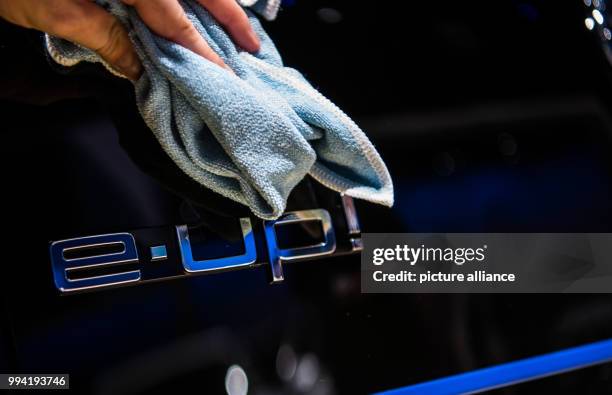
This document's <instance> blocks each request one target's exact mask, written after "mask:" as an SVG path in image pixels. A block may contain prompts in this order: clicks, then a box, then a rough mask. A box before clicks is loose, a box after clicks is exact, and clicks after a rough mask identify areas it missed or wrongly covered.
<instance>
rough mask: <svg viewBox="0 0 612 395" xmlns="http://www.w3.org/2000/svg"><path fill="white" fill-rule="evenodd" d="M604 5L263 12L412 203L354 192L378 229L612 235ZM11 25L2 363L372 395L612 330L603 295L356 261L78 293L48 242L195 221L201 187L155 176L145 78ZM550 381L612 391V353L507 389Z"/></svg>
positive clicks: (524, 390)
mask: <svg viewBox="0 0 612 395" xmlns="http://www.w3.org/2000/svg"><path fill="white" fill-rule="evenodd" d="M587 3H588V2H587ZM602 6H603V3H602ZM590 12H591V8H589V7H587V6H585V3H583V2H582V1H581V0H575V1H569V0H566V1H552V0H550V1H511V0H500V1H494V2H491V1H472V2H456V1H455V2H454V1H436V2H425V1H422V2H400V3H397V4H396V3H395V2H384V3H380V2H379V3H376V2H355V1H348V0H346V1H341V0H329V1H319V0H308V1H306V0H292V1H285V2H284V6H283V10H282V11H281V13H280V16H279V18H278V20H277V21H274V22H272V23H266V25H265V26H266V28H267V30H268V32H269V34H270V35H271V36H272V38H273V39H274V40H275V41H276V43H277V46H278V48H279V50H280V52H281V54H283V56H284V59H285V62H286V64H287V65H288V66H291V67H295V68H297V69H299V70H300V71H302V72H303V73H304V75H305V76H306V77H307V78H308V79H309V80H310V81H311V82H312V83H313V85H315V86H316V87H317V88H318V89H319V90H320V91H321V92H322V93H323V94H325V95H326V96H327V97H329V98H330V99H331V100H332V101H334V102H335V103H336V104H338V105H339V107H341V108H342V109H343V110H345V112H347V113H348V114H349V115H350V116H352V117H353V118H354V119H355V120H356V121H357V123H358V124H360V125H361V126H362V128H363V129H364V130H365V131H366V133H367V134H368V135H369V136H370V138H371V139H372V141H373V142H374V144H375V145H376V146H377V148H378V149H379V151H380V153H381V155H382V156H383V158H384V159H385V161H386V163H387V165H388V166H389V169H390V172H391V174H392V176H393V179H394V183H395V188H396V204H395V207H394V208H393V209H386V208H382V207H375V206H373V205H370V204H367V203H363V202H358V205H357V208H358V213H359V215H360V219H361V225H362V230H363V231H364V232H611V231H612V167H611V163H610V158H611V156H610V152H611V149H612V145H611V141H610V137H611V136H612V134H611V133H612V123H611V121H610V119H611V118H610V115H611V110H612V103H610V96H611V93H612V85H611V84H610V75H611V72H612V66H611V65H610V63H609V62H608V60H607V57H606V52H605V44H604V45H603V46H602V37H603V39H604V41H605V36H602V34H603V33H602V32H603V30H601V29H602V28H599V27H597V28H596V29H593V30H592V31H590V30H588V29H587V26H586V25H587V23H585V18H587V17H589V14H588V13H590ZM0 29H1V31H0V37H1V38H0V42H1V44H0V54H1V57H0V59H2V62H1V63H0V70H1V72H0V84H1V85H0V87H1V90H0V97H1V102H0V104H1V105H0V120H1V123H0V132H1V133H2V139H3V144H2V145H1V146H2V148H1V151H0V152H1V155H0V158H1V162H0V163H1V164H2V167H3V168H4V172H3V176H4V180H3V181H4V182H3V203H2V205H3V213H4V215H3V222H4V224H5V232H4V234H5V236H4V241H5V249H4V254H3V256H4V269H3V270H4V272H3V275H2V279H3V280H4V284H3V287H2V289H3V302H4V304H3V309H4V310H3V315H2V326H1V327H0V336H1V337H2V340H3V342H2V344H0V357H1V358H0V359H1V361H0V370H1V371H3V372H4V371H7V372H8V371H14V372H41V373H42V372H44V373H49V372H57V373H70V374H71V375H72V382H71V385H72V386H73V387H74V388H75V389H76V391H79V392H81V393H84V392H87V393H113V394H120V393H130V394H133V393H149V392H152V391H157V392H160V393H167V392H170V391H172V390H173V391H175V392H176V393H182V392H185V393H205V394H223V393H227V391H226V389H225V387H224V386H225V384H224V380H225V378H226V374H227V372H228V369H229V368H230V366H233V365H238V366H240V369H243V371H244V372H245V374H246V376H247V377H248V381H249V394H255V395H264V394H313V395H314V394H317V395H323V394H360V393H370V392H374V391H379V390H384V389H389V388H393V387H397V386H403V385H408V384H412V383H417V382H421V381H424V380H429V379H433V378H437V377H441V376H445V375H450V374H454V373H459V372H464V371H468V370H472V369H476V368H479V367H484V366H489V365H492V364H497V363H502V362H507V361H511V360H515V359H519V358H524V357H528V356H533V355H537V354H540V353H545V352H550V351H555V350H559V349H562V348H565V347H570V346H575V345H580V344H584V343H586V342H590V341H595V340H601V339H606V338H610V337H612V298H611V297H610V296H608V295H362V294H360V290H359V258H358V257H357V256H353V257H350V258H334V259H328V260H321V261H316V262H307V263H296V264H293V265H287V266H286V268H285V271H286V278H287V280H286V281H285V283H284V284H283V285H280V286H274V287H271V286H269V285H268V284H267V283H266V282H265V275H264V271H265V269H264V268H260V269H257V270H251V271H240V272H229V273H224V274H220V275H214V276H202V277H196V278H190V279H187V280H177V281H170V282H164V283H158V284H152V285H146V286H140V287H132V288H124V289H117V290H112V291H102V292H98V293H90V294H84V295H77V296H71V297H60V296H59V295H57V293H56V292H55V290H54V287H53V283H52V278H51V271H50V265H49V260H48V250H47V248H48V242H49V241H52V240H58V239H61V238H68V237H75V236H84V235H87V234H99V233H103V232H119V231H125V230H128V229H132V228H144V227H152V226H163V225H173V224H177V223H179V222H182V221H186V220H187V219H186V217H189V215H187V214H185V212H186V209H185V207H186V206H189V204H188V203H186V201H187V200H194V198H193V197H192V198H191V199H186V198H185V194H184V193H177V191H179V192H183V191H184V188H183V187H184V185H180V186H177V185H168V183H170V184H172V183H173V182H176V183H178V181H177V180H178V178H179V177H178V176H176V177H169V176H168V174H165V177H162V176H160V174H159V167H170V166H172V164H171V163H169V162H167V158H166V159H164V158H163V155H162V156H161V157H160V156H159V155H160V154H159V152H156V150H159V147H157V146H156V142H155V140H154V139H153V138H152V136H151V135H150V134H148V131H146V130H144V129H143V128H142V125H139V124H138V116H137V112H136V109H135V107H134V105H133V101H132V99H133V98H132V96H131V95H132V93H131V87H130V85H129V83H127V82H125V81H119V80H116V79H114V78H112V77H109V76H108V75H107V74H106V73H105V72H104V71H102V70H101V69H100V68H99V67H92V66H82V67H78V68H76V69H74V70H70V71H66V70H59V69H58V68H57V67H55V66H51V65H49V64H48V62H47V59H46V57H45V56H44V53H43V51H42V43H41V41H40V40H41V38H40V35H38V34H36V33H34V32H28V31H24V30H22V29H19V28H15V27H13V26H10V25H8V24H2V25H1V26H0ZM160 158H161V159H160ZM143 163H146V164H145V165H143ZM151 163H153V164H151ZM155 165H156V166H157V167H156V166H155ZM155 169H157V171H155ZM195 200H198V199H197V198H195ZM213 201H214V203H215V205H217V204H218V202H216V201H215V198H214V197H212V198H209V197H205V198H204V197H203V198H201V199H200V200H199V204H200V205H202V206H206V205H207V204H212V202H213ZM191 203H193V202H191ZM223 204H224V203H221V205H223ZM232 210H233V208H232V209H229V210H226V211H230V212H231V211H232ZM236 210H240V208H237V209H236ZM231 372H233V373H235V372H240V370H231ZM549 392H551V393H552V392H554V393H559V394H576V393H580V394H603V393H610V392H612V366H610V365H602V366H597V367H592V368H588V369H584V370H581V371H578V372H573V373H567V374H564V375H561V376H555V377H551V378H548V379H544V380H540V381H536V382H533V383H528V384H522V385H518V386H514V387H509V388H506V389H501V390H498V391H496V393H500V394H531V393H549ZM239 393H240V392H235V393H232V394H231V395H236V394H239Z"/></svg>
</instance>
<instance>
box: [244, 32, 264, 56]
mask: <svg viewBox="0 0 612 395" xmlns="http://www.w3.org/2000/svg"><path fill="white" fill-rule="evenodd" d="M249 39H250V41H251V43H250V45H249V48H247V49H248V50H249V52H257V51H259V47H260V46H261V43H260V42H259V37H257V34H255V32H254V31H253V30H251V31H250V32H249Z"/></svg>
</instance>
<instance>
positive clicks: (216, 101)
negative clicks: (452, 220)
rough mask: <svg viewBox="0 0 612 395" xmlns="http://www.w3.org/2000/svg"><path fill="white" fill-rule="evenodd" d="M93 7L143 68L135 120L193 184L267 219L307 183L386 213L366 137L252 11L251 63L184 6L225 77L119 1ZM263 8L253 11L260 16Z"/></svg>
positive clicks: (67, 54)
mask: <svg viewBox="0 0 612 395" xmlns="http://www.w3.org/2000/svg"><path fill="white" fill-rule="evenodd" d="M98 3H101V5H103V6H105V7H107V8H108V9H109V11H110V12H112V13H113V14H115V15H116V16H118V17H119V19H120V20H121V21H122V22H123V23H124V24H125V26H126V27H127V28H128V30H129V32H130V37H131V39H132V40H133V42H134V45H135V47H136V50H137V52H138V55H139V56H140V58H141V60H142V62H143V66H144V73H143V75H142V77H141V78H140V80H139V81H137V82H136V83H135V88H136V98H137V102H138V103H137V104H138V107H139V109H140V112H141V115H142V117H143V118H144V120H145V122H146V123H147V125H148V126H149V127H150V128H151V130H152V131H153V133H154V134H155V136H156V137H157V139H158V141H159V143H160V144H161V146H162V147H163V149H164V150H165V151H166V152H167V153H168V155H169V156H170V157H171V158H172V159H173V160H174V162H176V164H177V165H178V166H179V167H180V168H181V169H182V170H183V171H184V172H185V173H187V174H188V175H189V176H191V177H192V178H193V179H194V180H196V181H197V182H199V183H201V184H202V185H204V186H206V187H207V188H210V189H212V190H213V191H215V192H217V193H220V194H221V195H223V196H226V197H228V198H230V199H233V200H235V201H238V202H240V203H242V204H245V205H247V206H249V207H250V208H251V210H252V211H253V213H255V215H257V216H259V217H261V218H264V219H274V218H277V217H278V216H279V215H281V214H282V213H283V211H284V209H285V206H286V201H287V197H288V195H289V193H290V192H291V190H292V189H293V187H294V186H295V185H296V184H297V183H298V182H299V181H300V180H302V179H303V178H304V177H305V176H306V175H307V174H310V175H311V176H312V177H313V178H314V179H316V180H318V181H319V182H321V183H322V184H324V185H325V186H327V187H329V188H331V189H334V190H336V191H338V192H342V193H345V194H347V195H349V196H353V197H356V198H361V199H366V200H369V201H371V202H375V203H380V204H384V205H387V206H391V205H392V204H393V185H392V182H391V177H390V176H389V173H388V171H387V168H386V167H385V165H384V163H383V161H382V159H381V158H380V156H379V155H378V153H377V152H376V150H375V149H374V147H373V146H372V144H371V143H370V141H369V140H368V138H367V137H366V136H365V134H364V133H363V132H362V131H361V130H360V129H359V127H357V125H355V123H354V122H353V121H352V120H351V119H350V118H348V117H347V116H346V115H345V114H344V113H343V112H342V111H341V110H340V109H338V108H337V107H336V106H335V105H334V104H332V103H331V102H330V101H329V100H327V99H326V98H325V97H323V96H322V95H321V94H320V93H319V92H317V91H316V90H315V89H314V88H312V87H311V85H310V84H309V83H308V82H307V81H306V80H305V79H304V78H303V77H302V75H301V74H300V73H299V72H297V71H296V70H294V69H291V68H288V67H283V63H282V60H281V57H280V55H279V53H278V52H277V50H276V48H275V47H274V44H273V42H272V40H270V38H269V37H268V35H267V34H266V33H265V31H264V30H263V28H262V27H261V25H260V23H259V21H258V19H257V17H256V16H255V15H254V14H253V13H252V12H251V11H250V10H248V9H247V13H248V15H249V20H250V22H251V25H252V26H253V28H254V30H255V32H256V33H257V35H258V36H259V38H260V40H261V50H260V51H259V52H258V53H256V54H249V53H247V52H245V51H242V50H241V49H239V48H237V47H236V46H235V44H234V43H233V41H232V40H231V39H230V37H229V36H228V35H227V33H226V32H225V31H224V30H223V28H222V27H221V26H220V25H219V24H217V22H216V21H215V20H214V18H213V17H212V16H211V15H210V14H209V13H208V12H207V11H206V10H205V9H204V8H203V7H201V6H200V5H199V4H198V3H197V2H196V1H191V0H189V1H184V2H182V5H183V7H184V9H185V11H186V13H187V15H188V17H189V19H190V20H191V21H192V22H193V24H194V25H195V27H196V28H197V30H198V31H199V32H200V34H201V35H202V36H203V37H204V38H205V39H206V41H207V42H208V44H209V45H210V46H211V48H212V49H213V50H214V51H215V52H216V53H217V54H219V56H221V58H222V59H223V60H224V61H225V63H226V64H227V65H229V66H230V67H231V68H232V70H234V72H235V74H232V73H231V72H229V71H227V70H225V69H223V68H221V67H219V66H217V65H215V64H213V63H212V62H210V61H208V60H206V59H204V58H202V57H200V56H198V55H196V54H195V53H193V52H191V51H189V50H188V49H185V48H183V47H181V46H179V45H177V44H174V43H172V42H170V41H167V40H165V39H163V38H161V37H159V36H157V35H155V34H153V33H152V32H151V31H150V30H149V29H148V28H147V26H146V25H145V24H144V23H143V22H142V21H141V19H140V18H139V17H138V14H137V13H136V12H135V11H134V10H133V9H132V8H131V7H128V6H125V5H124V4H123V3H122V2H121V1H119V0H103V1H98ZM251 3H253V2H251ZM266 4H267V3H266V2H265V1H264V2H263V3H262V2H261V1H260V2H258V3H257V4H253V5H254V7H255V9H256V10H257V9H258V10H259V11H262V10H264V11H265V10H266ZM268 16H269V15H268ZM47 48H48V50H49V53H50V55H51V57H52V58H53V59H54V60H55V61H57V62H58V63H60V64H64V65H68V66H69V65H73V64H76V63H78V62H79V61H89V62H102V61H101V59H100V58H99V57H98V56H97V55H96V54H95V53H93V52H92V51H89V50H87V49H84V48H81V47H79V46H77V45H75V44H72V43H69V42H67V41H64V40H61V39H57V38H54V37H47ZM313 56H317V55H313Z"/></svg>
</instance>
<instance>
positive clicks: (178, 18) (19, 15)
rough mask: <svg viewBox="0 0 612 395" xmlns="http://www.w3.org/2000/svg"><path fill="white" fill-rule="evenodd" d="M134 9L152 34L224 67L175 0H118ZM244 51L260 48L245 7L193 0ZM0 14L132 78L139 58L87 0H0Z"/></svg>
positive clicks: (113, 21) (223, 0)
mask: <svg viewBox="0 0 612 395" xmlns="http://www.w3.org/2000/svg"><path fill="white" fill-rule="evenodd" d="M122 1H123V2H124V3H125V4H128V5H130V6H132V7H134V8H135V9H136V11H137V12H138V14H139V15H140V17H141V18H142V20H143V21H144V23H146V24H147V26H148V27H149V28H150V29H151V30H152V31H153V32H155V33H156V34H158V35H159V36H162V37H164V38H166V39H168V40H171V41H174V42H176V43H177V44H179V45H182V46H184V47H186V48H188V49H190V50H191V51H193V52H195V53H197V54H199V55H201V56H203V57H204V58H206V59H208V60H210V61H211V62H214V63H216V64H218V65H219V66H221V67H226V68H227V66H226V65H225V64H224V63H223V60H221V58H220V57H219V56H218V55H217V54H216V53H215V52H214V51H213V50H212V49H211V48H210V47H209V46H208V44H207V43H206V41H205V40H204V39H203V38H202V36H200V35H199V34H198V32H197V30H196V29H195V27H194V26H193V25H192V24H191V22H190V21H189V19H188V18H187V16H186V15H185V12H184V11H183V8H182V7H181V5H180V4H179V2H178V0H122ZM198 1H199V3H201V4H202V5H203V6H204V7H205V8H206V9H207V10H208V11H209V12H210V13H211V14H212V15H213V16H214V17H215V18H216V19H217V20H218V21H219V22H220V23H221V24H222V25H223V26H224V27H225V28H226V29H227V30H228V32H229V34H230V35H231V36H232V38H233V39H234V40H235V41H236V43H237V44H238V45H239V46H241V47H242V48H244V49H245V50H247V51H249V52H254V51H257V50H259V39H258V38H257V35H256V34H255V32H254V31H253V29H252V28H251V25H250V24H249V21H248V18H247V16H246V13H245V12H244V10H243V9H242V8H241V7H240V6H239V5H238V4H237V3H236V1H235V0H198ZM0 17H2V18H4V19H6V20H8V21H9V22H12V23H14V24H17V25H20V26H23V27H27V28H32V29H37V30H42V31H44V32H46V33H49V34H51V35H53V36H57V37H61V38H64V39H66V40H69V41H73V42H75V43H77V44H80V45H82V46H84V47H86V48H89V49H91V50H93V51H95V52H97V53H98V54H99V55H100V56H101V57H102V58H103V59H104V60H105V61H107V62H108V63H109V64H110V65H111V66H113V67H114V68H115V69H117V71H119V72H121V73H122V74H124V75H126V76H127V77H128V78H130V79H132V80H135V79H137V78H138V77H139V76H140V74H141V72H142V66H141V64H140V60H139V59H138V56H136V53H135V51H134V48H133V47H132V43H131V42H130V40H129V38H128V34H127V31H126V30H125V28H124V27H123V25H121V23H120V22H119V21H118V20H117V18H115V17H114V16H112V15H111V14H109V13H108V12H106V11H105V10H104V9H103V8H102V7H100V6H98V5H97V4H95V3H94V2H93V1H91V0H0Z"/></svg>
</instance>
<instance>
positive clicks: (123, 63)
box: [49, 1, 142, 80]
mask: <svg viewBox="0 0 612 395" xmlns="http://www.w3.org/2000/svg"><path fill="white" fill-rule="evenodd" d="M72 6H73V7H76V9H75V12H74V13H71V12H68V13H66V14H64V18H62V19H64V20H63V21H60V22H58V23H55V24H54V25H55V26H52V27H51V29H49V30H52V31H50V32H49V33H51V34H53V35H57V36H59V37H62V38H64V39H67V40H69V41H73V42H75V43H77V44H79V45H82V46H84V47H86V48H89V49H91V50H93V51H95V52H96V53H97V54H98V55H100V57H102V59H104V60H105V61H106V62H107V63H108V64H109V65H110V66H111V67H113V68H114V69H115V70H116V71H118V72H119V73H121V74H123V75H125V76H126V77H128V78H129V79H131V80H136V79H138V77H139V76H140V74H141V73H142V65H141V63H140V60H139V59H138V56H137V55H136V51H135V50H134V47H133V46H132V42H131V41H130V39H129V37H128V33H127V31H126V30H125V28H124V27H123V25H122V24H121V22H119V20H118V19H117V18H115V17H114V16H113V15H111V14H109V13H108V12H106V11H105V10H104V9H103V8H102V7H100V6H98V5H96V4H95V3H93V2H90V1H75V2H72Z"/></svg>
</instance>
